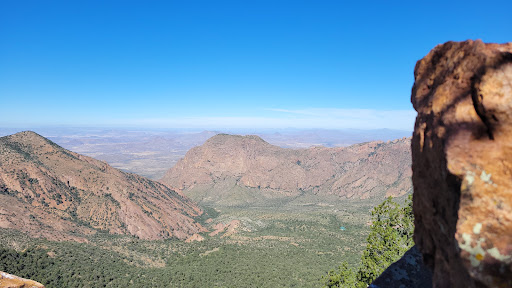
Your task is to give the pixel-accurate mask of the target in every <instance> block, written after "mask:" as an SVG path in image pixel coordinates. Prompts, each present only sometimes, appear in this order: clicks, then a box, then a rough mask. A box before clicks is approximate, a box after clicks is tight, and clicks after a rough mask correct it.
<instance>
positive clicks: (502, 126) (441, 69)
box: [411, 41, 512, 287]
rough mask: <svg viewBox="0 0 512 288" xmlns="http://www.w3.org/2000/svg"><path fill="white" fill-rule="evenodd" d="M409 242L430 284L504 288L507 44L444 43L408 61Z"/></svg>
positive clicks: (511, 273) (510, 137) (508, 177)
mask: <svg viewBox="0 0 512 288" xmlns="http://www.w3.org/2000/svg"><path fill="white" fill-rule="evenodd" d="M414 74H415V75H414V76H415V83H414V87H413V89H412V96H411V100H412V103H413V106H414V109H416V111H417V112H418V116H417V118H416V124H415V130H414V135H413V140H412V157H413V166H412V167H413V185H414V203H413V204H414V214H415V217H416V219H415V220H416V221H415V222H416V223H415V224H416V230H415V241H416V244H417V245H418V247H419V248H420V251H421V252H422V253H423V257H424V259H425V261H426V262H427V264H428V265H429V266H430V267H431V268H432V269H433V273H434V276H433V277H434V279H433V282H434V286H435V287H511V286H512V212H511V211H512V109H511V108H512V43H508V44H503V45H498V44H484V43H482V42H481V41H466V42H461V43H455V42H448V43H446V44H443V45H439V46H437V47H436V48H434V49H433V50H432V51H431V52H430V53H429V54H428V55H427V56H426V57H425V58H423V59H422V60H420V61H418V63H417V64H416V68H415V72H414Z"/></svg>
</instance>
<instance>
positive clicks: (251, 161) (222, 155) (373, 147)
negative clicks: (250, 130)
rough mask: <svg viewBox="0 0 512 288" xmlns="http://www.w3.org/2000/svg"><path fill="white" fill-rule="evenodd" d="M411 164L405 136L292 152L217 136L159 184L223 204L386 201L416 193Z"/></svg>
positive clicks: (255, 140) (256, 141) (253, 138)
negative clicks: (303, 199)
mask: <svg viewBox="0 0 512 288" xmlns="http://www.w3.org/2000/svg"><path fill="white" fill-rule="evenodd" d="M410 165H411V155H410V139H406V138H404V139H399V140H394V141H389V142H385V143H384V142H369V143H363V144H357V145H352V146H349V147H341V148H325V147H314V148H309V149H298V150H292V149H286V148H280V147H277V146H273V145H271V144H269V143H267V142H265V141H263V140H262V139H261V138H259V137H258V136H237V135H226V134H219V135H216V136H214V137H212V138H210V139H209V140H208V141H206V142H205V144H203V145H202V146H198V147H195V148H193V149H191V150H190V151H189V152H188V153H187V154H186V156H185V157H184V158H183V159H181V160H180V161H179V162H178V163H177V164H176V165H175V166H174V167H173V168H171V169H170V170H169V171H168V172H167V173H166V175H165V176H164V177H163V178H162V179H161V180H160V181H161V182H162V183H164V184H166V185H168V186H170V187H175V188H177V189H180V190H182V191H183V192H184V193H185V194H186V195H188V196H190V197H191V198H192V199H194V200H196V201H199V202H202V203H216V204H220V205H238V204H244V203H252V202H258V201H263V202H264V201H265V200H266V199H277V198H282V199H286V198H291V197H292V198H293V197H302V196H305V195H316V196H319V197H324V198H325V197H326V196H336V197H342V198H348V199H366V198H370V197H372V198H375V197H378V198H379V199H382V198H383V197H385V196H400V195H404V194H406V193H409V192H410V191H412V186H411V180H410V177H411V168H410ZM263 202H262V203H263Z"/></svg>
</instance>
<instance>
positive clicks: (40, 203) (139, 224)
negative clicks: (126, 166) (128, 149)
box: [0, 132, 204, 239]
mask: <svg viewBox="0 0 512 288" xmlns="http://www.w3.org/2000/svg"><path fill="white" fill-rule="evenodd" d="M0 199H1V200H2V201H1V202H0V203H2V205H1V207H0V227H2V228H14V229H18V230H21V231H25V232H29V233H30V234H31V235H34V236H43V237H46V238H51V239H67V238H69V237H77V236H69V235H70V234H69V233H73V234H75V233H78V234H83V233H94V232H95V230H94V229H101V230H105V231H108V232H109V233H114V234H130V235H134V236H137V237H140V238H144V239H160V238H170V237H177V238H187V237H188V236H190V235H193V234H194V233H197V232H201V231H204V228H203V227H202V226H201V225H199V224H198V223H196V222H194V220H193V219H192V218H191V217H194V216H198V215H200V214H201V213H202V211H201V209H200V208H198V207H197V206H196V205H195V204H194V203H193V202H192V201H191V200H189V199H188V198H187V197H185V196H184V195H183V194H181V193H179V192H175V191H173V190H171V189H169V188H167V187H166V186H164V185H162V184H160V183H158V182H154V181H151V180H149V179H147V178H144V177H140V176H138V175H135V174H131V173H125V172H122V171H120V170H117V169H115V168H112V167H111V166H109V165H108V164H106V163H105V162H102V161H98V160H95V159H93V158H90V157H86V156H83V155H80V154H77V153H74V152H71V151H68V150H66V149H64V148H62V147H60V146H58V145H57V144H55V143H53V142H51V141H50V140H48V139H46V138H44V137H42V136H40V135H38V134H36V133H34V132H20V133H17V134H14V135H11V136H6V137H1V138H0ZM92 228H94V229H92Z"/></svg>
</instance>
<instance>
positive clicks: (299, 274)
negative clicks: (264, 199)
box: [0, 199, 412, 288]
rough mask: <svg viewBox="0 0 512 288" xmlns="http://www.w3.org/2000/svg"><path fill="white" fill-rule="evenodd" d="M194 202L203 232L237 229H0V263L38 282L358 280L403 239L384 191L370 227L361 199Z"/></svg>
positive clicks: (405, 220)
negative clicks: (70, 238) (175, 235)
mask: <svg viewBox="0 0 512 288" xmlns="http://www.w3.org/2000/svg"><path fill="white" fill-rule="evenodd" d="M204 209H205V210H206V211H207V212H208V214H209V216H210V217H211V219H209V218H206V219H205V217H204V216H203V217H198V219H197V220H199V221H201V222H202V223H204V225H209V226H210V230H213V227H215V226H216V225H218V224H219V223H224V224H228V223H230V222H232V221H233V220H236V221H238V222H237V223H239V226H238V228H237V229H236V230H237V232H236V233H234V234H231V235H229V234H228V233H226V231H223V232H221V233H219V234H218V235H216V236H209V235H208V234H207V233H204V234H202V236H203V237H205V240H204V241H202V242H192V243H185V242H183V241H180V240H176V239H170V240H159V241H147V240H140V239H137V238H135V237H130V236H119V235H109V234H106V233H101V232H100V233H97V234H96V235H93V236H89V237H88V243H75V242H54V241H48V240H43V239H34V238H30V237H28V236H27V235H26V234H23V233H21V232H16V231H13V230H8V229H0V270H2V271H5V272H8V273H12V274H15V275H18V276H20V277H25V278H30V279H33V280H36V281H39V282H41V283H43V284H44V285H46V287H48V288H52V287H63V288H64V287H320V286H322V285H325V286H328V287H366V284H364V286H361V285H360V284H362V283H367V282H364V281H371V280H370V278H371V277H374V276H375V275H378V273H380V272H379V271H380V270H382V269H384V268H385V266H387V265H388V264H389V263H391V262H393V261H394V260H396V258H397V257H400V255H401V254H402V253H403V252H404V251H406V250H407V248H408V247H409V246H410V244H412V240H407V239H410V236H411V233H410V232H411V231H412V230H411V228H412V222H411V221H412V212H411V210H410V206H409V205H405V207H401V206H399V205H398V204H396V203H395V202H393V201H392V200H390V199H388V200H386V201H384V203H382V204H380V205H379V206H377V207H375V208H374V209H373V212H372V216H371V217H372V218H373V225H372V226H371V229H370V226H369V225H367V223H368V221H369V220H370V219H371V218H370V215H369V213H368V211H370V210H371V206H370V205H369V204H367V203H363V202H361V203H357V205H355V204H354V202H349V203H345V204H340V203H338V204H335V205H334V204H333V205H323V206H320V205H314V204H311V205H304V204H303V205H288V206H282V207H217V208H216V209H214V208H212V207H205V208H204ZM340 227H344V228H345V231H343V230H342V229H340ZM365 239H368V240H369V242H368V243H371V244H364V243H365V241H364V240H365ZM361 255H363V257H362V259H363V260H362V261H361ZM340 259H343V263H342V265H341V266H340V267H339V268H338V269H337V270H336V271H334V270H333V271H330V272H329V273H328V276H327V277H324V278H322V275H325V271H329V269H331V268H332V267H334V266H336V265H338V264H339V263H340ZM357 265H359V267H358V268H357V269H355V268H354V267H357ZM363 277H366V278H363ZM363 279H364V281H363ZM357 285H359V286H357Z"/></svg>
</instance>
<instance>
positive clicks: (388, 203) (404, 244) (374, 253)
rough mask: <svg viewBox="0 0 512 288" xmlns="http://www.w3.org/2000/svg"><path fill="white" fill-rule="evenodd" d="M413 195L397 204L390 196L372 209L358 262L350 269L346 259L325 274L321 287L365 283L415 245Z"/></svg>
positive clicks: (358, 285) (363, 284)
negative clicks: (368, 227) (368, 232)
mask: <svg viewBox="0 0 512 288" xmlns="http://www.w3.org/2000/svg"><path fill="white" fill-rule="evenodd" d="M413 233H414V215H413V212H412V195H410V196H409V197H408V198H407V200H406V202H405V204H404V205H403V206H400V205H399V204H398V203H397V202H395V201H394V200H393V199H392V198H391V197H389V198H387V199H386V200H385V201H384V202H382V203H381V204H380V205H378V206H376V207H375V208H374V209H373V210H372V225H371V227H370V234H369V235H368V238H367V240H366V242H367V243H366V249H365V250H364V252H363V255H362V257H361V263H360V265H359V267H358V268H357V269H356V271H357V272H355V273H354V272H352V270H351V269H349V268H348V265H347V263H346V262H343V263H342V265H341V266H339V267H338V271H334V270H331V271H329V273H328V274H327V277H324V280H325V282H324V287H367V285H368V284H370V283H371V282H372V281H373V280H375V279H376V278H377V277H378V276H379V275H380V274H381V273H382V272H383V271H384V270H385V269H386V268H387V267H388V266H389V265H391V264H392V263H393V262H395V261H397V260H398V259H400V257H402V255H404V253H405V252H406V251H407V250H409V249H410V248H411V247H412V246H413V245H414V240H413V238H412V237H413Z"/></svg>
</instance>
